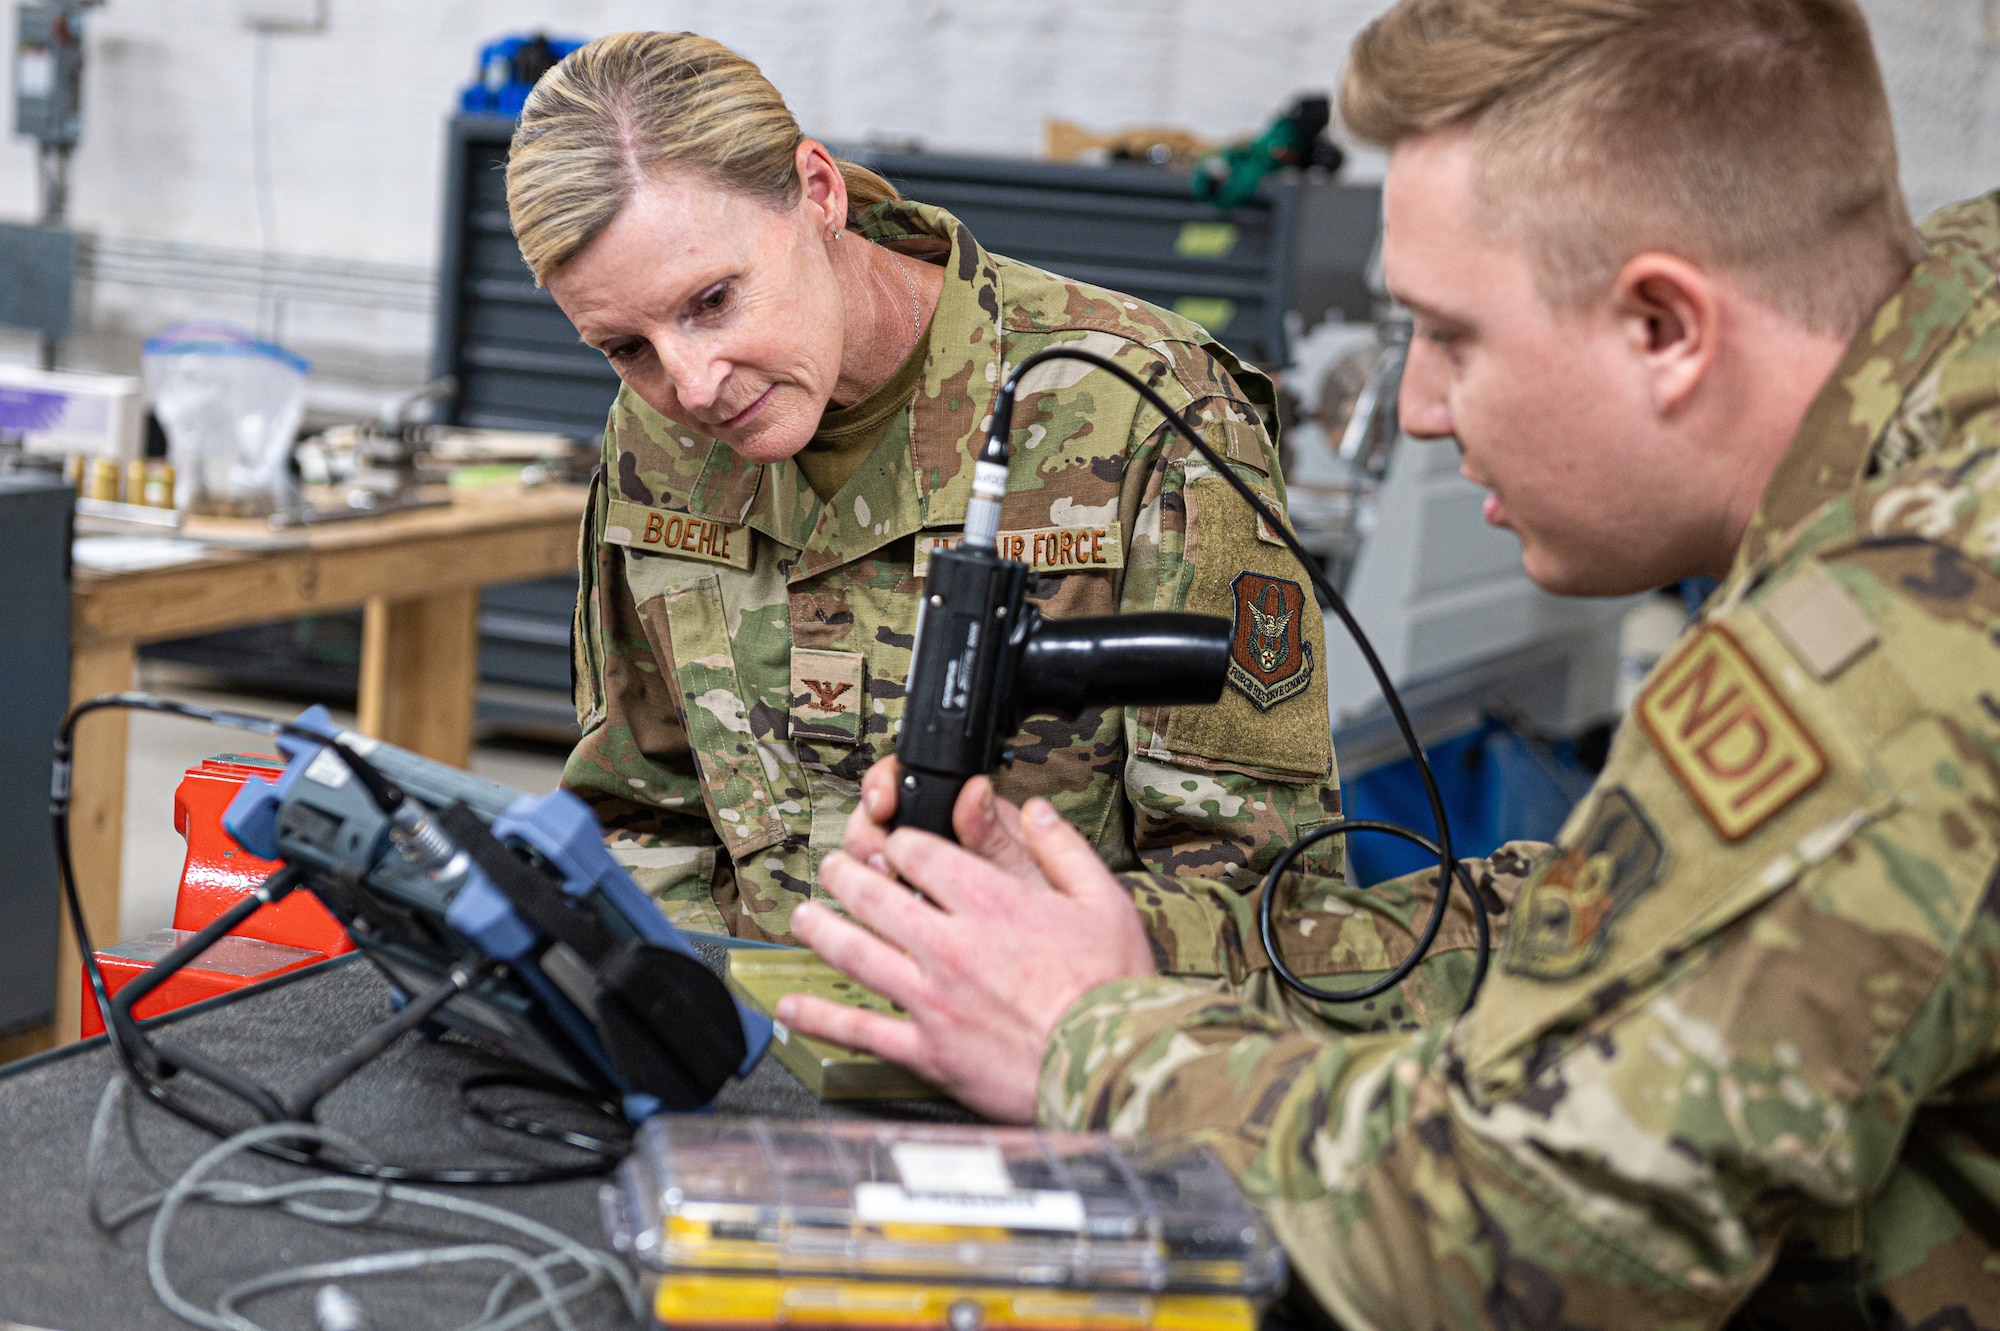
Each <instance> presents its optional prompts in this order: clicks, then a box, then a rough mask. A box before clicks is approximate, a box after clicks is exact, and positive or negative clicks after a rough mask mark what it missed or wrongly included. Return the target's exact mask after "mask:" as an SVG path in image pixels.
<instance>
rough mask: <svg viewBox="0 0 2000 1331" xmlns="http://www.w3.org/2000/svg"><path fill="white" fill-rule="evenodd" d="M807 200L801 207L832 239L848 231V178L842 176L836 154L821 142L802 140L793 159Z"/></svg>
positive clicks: (803, 198)
mask: <svg viewBox="0 0 2000 1331" xmlns="http://www.w3.org/2000/svg"><path fill="white" fill-rule="evenodd" d="M792 165H793V168H794V169H795V170H797V172H798V175H799V186H800V189H801V192H802V194H803V197H802V198H801V200H800V206H801V207H804V208H806V209H807V210H809V211H810V212H811V213H812V214H813V220H814V221H815V222H817V223H818V224H819V225H820V229H821V230H823V231H825V232H826V233H827V235H828V236H832V235H834V234H836V233H838V232H840V231H842V230H844V229H846V227H847V177H846V176H843V175H841V174H840V167H839V166H838V165H837V164H836V163H835V162H834V160H833V154H832V153H830V152H828V151H827V150H826V145H825V144H823V143H821V142H820V141H819V140H817V139H801V140H800V141H799V146H798V149H797V151H796V153H795V155H794V157H793V162H792Z"/></svg>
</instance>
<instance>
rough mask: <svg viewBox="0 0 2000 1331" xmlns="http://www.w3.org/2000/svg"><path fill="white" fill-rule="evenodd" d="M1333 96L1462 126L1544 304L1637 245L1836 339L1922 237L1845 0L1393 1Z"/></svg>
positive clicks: (1402, 117)
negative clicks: (1684, 261) (1733, 281)
mask: <svg viewBox="0 0 2000 1331" xmlns="http://www.w3.org/2000/svg"><path fill="white" fill-rule="evenodd" d="M1340 110H1341V116H1342V118H1343V119H1344V120H1345V122H1346V124H1347V126H1348V128H1349V129H1350V130H1351V131H1353V132H1354V133H1355V134H1356V135H1358V136H1359V137H1361V138H1362V139H1365V140H1368V141H1371V142H1374V143H1379V144H1383V145H1387V146H1391V147H1393V146H1394V145H1395V144H1396V143H1398V142H1400V141H1401V140H1403V139H1406V138H1410V137H1413V136H1416V135H1422V134H1428V133H1431V132H1433V131H1437V130H1445V129H1463V130H1466V131H1468V132H1469V133H1471V134H1472V135H1473V139H1474V146H1475V149H1476V151H1477V153H1478V157H1479V163H1480V185H1479V194H1480V201H1481V204H1482V206H1483V207H1484V208H1486V209H1488V210H1490V215H1491V216H1492V218H1493V220H1494V221H1495V222H1496V223H1497V224H1498V225H1499V226H1500V227H1502V228H1503V229H1505V230H1507V231H1508V232H1509V233H1510V234H1514V235H1517V236H1518V237H1519V238H1520V239H1521V240H1522V241H1523V242H1524V243H1525V244H1526V245H1527V248H1528V252H1529V255H1530V258H1531V260H1532V261H1533V262H1534V264H1535V269H1536V274H1537V284H1538V286H1539V287H1540V288H1541V290H1542V292H1543V294H1544V295H1545V296H1547V297H1548V298H1549V299H1550V300H1551V301H1552V302H1554V303H1557V304H1569V305H1574V304H1578V303H1581V302H1583V301H1586V300H1589V299H1591V298H1593V297H1594V296H1596V295H1597V294H1598V293H1600V292H1602V291H1603V290H1604V289H1605V287H1606V286H1607V285H1608V284H1609V283H1610V282H1611V280H1612V279H1613V278H1615V277H1616V276H1617V273H1618V271H1619V270H1620V269H1621V268H1622V267H1623V266H1624V264H1625V263H1626V261H1627V260H1629V259H1630V258H1631V257H1632V256H1634V255H1636V254H1640V253H1643V252H1644V251H1646V250H1653V249H1657V250H1665V251H1669V252H1672V253H1677V254H1680V255H1683V256H1685V257H1687V258H1690V259H1693V260H1695V261H1697V262H1701V263H1706V264H1711V265H1714V266H1716V267H1718V268H1721V269H1724V270H1727V271H1730V272H1732V273H1734V274H1736V275H1738V276H1739V277H1740V278H1741V279H1742V280H1743V281H1745V282H1746V283H1747V284H1748V285H1750V286H1751V288H1752V289H1753V290H1754V291H1756V292H1757V294H1758V295H1759V296H1761V297H1762V298H1763V299H1764V300H1766V301H1767V302H1768V303H1769V304H1771V305H1772V306H1773V307H1774V308H1776V309H1778V310H1780V311H1781V312H1783V313H1785V314H1786V315H1788V316H1790V317H1791V318H1793V319H1796V320H1798V321H1799V322H1800V323H1802V324H1804V325H1806V326H1807V327H1810V328H1812V329H1814V330H1816V331H1819V332H1826V333H1836V334H1839V335H1842V336H1846V335H1849V334H1851V333H1852V332H1853V331H1854V330H1855V329H1857V328H1859V327H1860V326H1861V324H1862V322H1863V321H1865V320H1866V319H1867V318H1868V317H1869V316H1870V315H1871V314H1873V313H1874V311H1875V309H1876V307H1877V306H1878V305H1879V304H1880V303H1881V301H1882V300H1883V299H1884V298H1886V296H1887V295H1888V294H1889V292H1890V291H1891V290H1893V289H1894V287H1895V285H1896V284H1897V283H1898V282H1900V281H1901V280H1902V277H1903V275H1904V274H1906V273H1907V272H1908V270H1909V267H1910V266H1911V264H1913V263H1915V262H1916V261H1917V260H1918V259H1920V258H1921V257H1922V256H1923V252H1924V251H1923V243H1922V241H1921V240H1920V239H1919V238H1918V236H1917V233H1916V229H1915V228H1914V227H1913V226H1912V225H1911V222H1910V213H1909V207H1908V205H1907V204H1906V203H1905V202H1904V200H1903V191H1902V186H1901V184H1900V183H1899V181H1898V179H1897V172H1896V140H1895V133H1894V129H1893V126H1892V124H1891V121H1890V116H1889V100H1888V95H1887V93H1886V92H1885V91H1884V89H1883V86H1882V74H1881V70H1880V69H1879V68H1878V67H1877V65H1876V63H1875V51H1874V47H1873V45H1872V44H1871V43H1870V41H1869V37H1868V25H1867V21H1866V20H1865V19H1864V18H1863V17H1862V14H1861V10H1860V9H1859V8H1858V6H1857V5H1856V4H1855V3H1853V0H1402V3H1400V4H1398V5H1397V6H1396V7H1395V8H1394V9H1392V10H1390V11H1389V12H1388V13H1386V14H1384V15H1382V16H1381V17H1380V18H1378V19H1376V20H1375V21H1374V22H1373V23H1371V24H1369V26H1368V28H1367V29H1366V30H1365V31H1364V32H1363V33H1362V34H1361V36H1360V38H1359V39H1358V40H1357V41H1356V42H1355V44H1354V49H1353V52H1352V54H1351V55H1350V57H1349V60H1348V68H1347V77H1346V80H1345V82H1344V84H1343V86H1342V88H1341V94H1340Z"/></svg>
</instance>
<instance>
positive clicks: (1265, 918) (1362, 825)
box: [987, 345, 1492, 1011]
mask: <svg viewBox="0 0 2000 1331" xmlns="http://www.w3.org/2000/svg"><path fill="white" fill-rule="evenodd" d="M1054 360H1074V361H1082V362H1084V363H1085V364H1087V365H1092V366H1095V367H1096V368H1098V369H1100V370H1104V371H1107V372H1109V373H1110V374H1111V375H1112V376H1113V377H1115V378H1117V379H1120V380H1122V381H1123V382H1124V383H1125V384H1126V385H1127V386H1128V387H1130V388H1131V389H1132V390H1133V391H1134V392H1136V393H1137V394H1138V395H1139V396H1140V397H1141V398H1142V399H1144V400H1145V402H1146V403H1147V404H1148V405H1150V406H1151V407H1152V408H1153V409H1154V410H1155V411H1157V412H1159V413H1160V415H1161V416H1163V417H1164V418H1165V419H1166V422H1167V424H1168V425H1170V426H1172V427H1173V429H1174V430H1175V432H1176V433H1178V434H1179V435H1180V436H1181V437H1182V438H1183V439H1186V440H1187V442H1188V443H1189V445H1190V446H1192V447H1193V448H1194V450H1195V452H1196V453H1198V454H1200V455H1201V456H1202V458H1204V459H1205V460H1206V461H1207V462H1208V464H1209V465H1210V466H1211V467H1213V468H1215V470H1216V472H1217V473H1218V474H1219V475H1220V476H1221V477H1222V478H1223V479H1224V480H1225V481H1227V482H1229V484H1230V486H1231V487H1232V488H1233V489H1234V490H1235V491H1236V493H1237V494H1239V495H1241V496H1243V501H1244V502H1245V503H1247V504H1249V505H1250V508H1251V511H1252V512H1254V513H1255V514H1256V515H1257V516H1258V517H1259V518H1260V519H1262V520H1263V522H1264V524H1265V525H1266V526H1267V527H1269V528H1270V530H1271V531H1272V532H1273V533H1275V534H1276V535H1277V537H1278V539H1279V540H1280V541H1282V542H1283V543H1284V546H1285V548H1286V549H1287V550H1290V551H1291V552H1292V557H1293V558H1295V559H1297V560H1298V561H1299V567H1301V568H1303V569H1304V570H1305V572H1306V576H1307V577H1308V578H1309V579H1310V580H1311V581H1312V585H1313V587H1314V589H1315V590H1316V591H1317V592H1318V593H1319V595H1320V597H1321V598H1322V600H1323V603H1324V604H1325V605H1326V607H1327V608H1328V609H1330V610H1332V611H1333V613H1334V614H1335V615H1337V616H1338V617H1339V619H1340V622H1341V625H1342V627H1344V628H1345V629H1346V630H1347V636H1348V638H1349V639H1350V640H1351V641H1352V642H1353V643H1354V645H1355V647H1356V648H1358V649H1359V650H1360V652H1361V657H1362V659H1363V660H1364V661H1366V662H1367V663H1368V669H1369V671H1370V672H1371V673H1372V674H1373V675H1374V676H1375V684H1376V687H1377V688H1378V689H1380V690H1381V693H1382V701H1383V702H1384V703H1385V704H1387V706H1388V708H1389V715H1390V716H1391V717H1393V718H1394V719H1395V722H1396V729H1397V731H1398V732H1399V733H1400V734H1401V735H1402V738H1403V744H1404V746H1405V747H1406V748H1408V749H1409V751H1410V758H1411V760H1412V761H1414V762H1415V763H1416V765H1417V778H1418V780H1419V781H1421V782H1422V783H1423V787H1424V797H1425V799H1426V800H1428V801H1429V803H1430V806H1431V819H1432V821H1433V822H1434V823H1435V824H1436V825H1437V840H1436V841H1432V840H1431V839H1430V838H1429V837H1426V836H1424V835H1423V834H1422V833H1420V832H1416V831H1414V830H1412V829H1410V828H1407V827H1403V826H1401V825H1400V824H1396V823H1386V822H1380V821H1377V820H1375V819H1368V818H1342V819H1339V820H1337V821H1335V822H1331V823H1326V824H1324V825H1322V826H1320V827H1316V828H1314V829H1313V830H1312V831H1310V832H1308V833H1307V834H1306V835H1304V836H1302V837H1300V838H1299V839H1298V840H1297V841H1295V842H1293V843H1292V845H1291V846H1290V847H1288V848H1287V849H1286V850H1285V852H1284V853H1283V854H1282V855H1280V856H1279V857H1278V858H1277V860H1276V861H1274V862H1273V863H1272V865H1271V869H1270V871H1269V872H1268V873H1266V874H1265V875H1264V887H1263V893H1262V900H1260V901H1259V902H1258V903H1257V928H1258V933H1259V935H1260V936H1261V937H1262V939H1263V941H1264V951H1265V953H1266V954H1267V955H1268V956H1269V957H1270V960H1271V970H1272V972H1273V973H1274V974H1276V975H1277V977H1278V978H1279V979H1280V980H1282V981H1283V982H1284V983H1285V984H1286V985H1287V986H1289V987H1290V988H1292V989H1293V990H1295V991H1297V992H1298V993H1300V994H1303V995H1304V996H1305V997H1307V998H1310V999H1313V1000H1314V1001H1316V1002H1321V1003H1354V1002H1359V1001H1361V1000H1362V999H1367V998H1373V997H1375V996H1376V995H1377V994H1380V993H1384V992H1386V991H1388V990H1389V989H1392V988H1394V987H1395V986H1396V985H1399V984H1401V983H1402V982H1403V981H1404V980H1405V979H1407V978H1409V975H1410V973H1411V972H1412V971H1414V970H1415V969H1416V968H1417V967H1418V966H1419V965H1421V964H1422V962H1423V959H1424V957H1425V955H1426V954H1427V953H1428V952H1429V951H1430V949H1431V944H1432V943H1434V942H1436V941H1437V934H1438V928H1439V926H1441V925H1442V924H1443V923H1444V913H1445V909H1446V907H1447V906H1448V905H1449V904H1450V900H1451V886H1452V883H1453V882H1454V881H1456V882H1457V883H1458V885H1459V887H1460V888H1461V889H1462V890H1463V891H1464V892H1465V895H1466V898H1467V900H1468V901H1470V902H1471V905H1472V913H1473V918H1474V922H1475V924H1474V927H1475V928H1476V930H1477V933H1478V944H1479V957H1478V961H1477V963H1476V965H1475V967H1474V970H1473V981H1472V986H1471V988H1470V990H1469V991H1468V992H1467V994H1466V997H1465V1007H1464V1008H1462V1009H1460V1010H1461V1011H1465V1010H1468V1009H1470V1008H1471V1007H1472V1003H1473V1000H1474V999H1476V998H1477V997H1478V996H1479V987H1480V985H1481V984H1482V983H1483V982H1484V980H1485V978H1486V966H1487V960H1488V956H1489V954H1490V952H1491V946H1492V940H1491V932H1490V931H1491V925H1490V923H1489V921H1488V920H1487V918H1486V903H1485V901H1484V900H1483V899H1482V898H1481V897H1480V895H1479V893H1478V891H1477V890H1475V889H1474V887H1473V884H1472V879H1471V877H1470V876H1469V875H1468V874H1467V873H1466V871H1465V869H1464V867H1463V866H1462V865H1460V864H1459V863H1458V861H1457V858H1456V856H1454V855H1453V853H1452V847H1451V825H1450V822H1449V820H1448V819H1447V818H1446V817H1445V811H1444V797H1443V796H1442V795H1441V794H1440V793H1439V791H1438V784H1437V777H1436V776H1435V775H1434V774H1433V773H1432V771H1431V764H1430V759H1429V758H1428V757H1427V756H1426V755H1425V754H1424V749H1423V745H1422V744H1420V743H1418V742H1417V733H1416V730H1415V728H1414V727H1412V726H1411V724H1410V717H1409V713H1408V712H1406V711H1405V710H1404V708H1403V700H1402V698H1401V697H1399V696H1398V695H1397V693H1396V686H1395V684H1394V683H1392V682H1391V681H1390V679H1389V672H1388V671H1387V670H1385V669H1384V668H1383V666H1382V659H1381V658H1380V657H1379V656H1377V655H1376V654H1375V647H1374V644H1372V643H1371V642H1369V641H1368V635H1367V634H1366V633H1364V632H1362V629H1361V625H1360V624H1359V623H1358V622H1357V621H1356V620H1355V618H1354V613H1353V612H1352V611H1351V610H1349V609H1348V608H1347V602H1346V600H1345V599H1344V598H1342V596H1341V594H1340V592H1339V590H1338V589H1336V588H1335V587H1334V585H1333V584H1332V583H1331V582H1329V581H1327V578H1326V575H1325V574H1324V573H1323V572H1321V571H1320V567H1319V563H1318V561H1317V560H1315V559H1313V557H1312V556H1311V555H1309V554H1307V553H1306V551H1305V547H1304V546H1302V545H1300V544H1299V541H1298V538H1297V537H1295V536H1293V535H1292V531H1291V528H1290V527H1288V526H1287V525H1286V524H1285V523H1283V522H1281V521H1280V520H1279V519H1278V516H1277V514H1275V513H1273V512H1272V511H1271V509H1270V507H1269V505H1267V504H1265V503H1264V501H1263V500H1262V499H1261V498H1260V497H1259V496H1258V495H1257V492H1256V491H1255V490H1253V489H1251V488H1250V485H1249V483H1248V482H1247V481H1245V480H1244V479H1243V478H1242V477H1241V476H1238V475H1237V474H1236V470H1235V468H1233V467H1231V466H1229V465H1228V463H1226V462H1225V461H1224V460H1223V459H1222V458H1221V457H1220V456H1218V455H1217V453H1216V451H1215V450H1214V449H1213V448H1211V447H1209V445H1208V441H1207V440H1205V439H1203V438H1202V437H1201V435H1200V433H1199V432H1197V431H1196V430H1195V429H1194V427H1193V426H1191V425H1189V424H1188V422H1187V421H1185V420H1183V419H1182V418H1181V415H1180V413H1179V412H1177V411H1176V410H1174V408H1173V407H1171V406H1169V405H1168V404H1167V401H1166V399H1165V398H1163V397H1161V396H1160V395H1159V394H1158V393H1157V392H1155V391H1154V390H1153V389H1152V387H1151V386H1150V385H1148V384H1147V383H1146V382H1145V381H1144V380H1142V379H1140V378H1139V377H1138V376H1137V375H1135V374H1133V373H1132V372H1131V371H1130V370H1128V369H1126V368H1125V367H1124V366H1122V365H1119V364H1117V363H1116V362H1114V361H1111V360H1108V359H1106V358H1105V357H1103V356H1099V355H1097V354H1095V353H1093V352H1089V351H1083V350H1080V349H1078V348H1076V347H1073V346H1066V345H1064V346H1053V347H1047V348H1044V349H1043V350H1041V351H1038V352H1036V353H1035V354H1034V355H1032V356H1029V357H1028V358H1027V359H1026V360H1024V361H1022V362H1021V364H1020V365H1019V366H1018V367H1017V368H1016V369H1015V370H1014V372H1013V373H1012V374H1010V375H1008V376H1007V380H1006V382H1005V383H1004V384H1002V385H1001V388H1000V394H999V397H998V398H997V399H996V400H995V402H994V404H993V425H992V430H991V433H990V437H989V440H988V446H987V452H988V454H991V453H992V452H994V451H995V449H994V445H995V443H996V442H997V444H998V445H999V448H1000V450H1001V451H1002V455H1003V456H1004V455H1005V453H1004V450H1005V448H1006V440H1007V434H1008V431H1009V429H1010V428H1011V425H1012V422H1013V417H1014V398H1015V395H1016V394H1017V392H1018V391H1019V389H1020V385H1021V381H1022V380H1023V379H1025V378H1026V377H1027V375H1028V372H1029V371H1030V370H1032V369H1034V368H1035V367H1036V366H1038V365H1041V364H1043V363H1044V362H1047V361H1054ZM1347 832H1386V833H1388V834H1390V835H1392V836H1399V837H1402V838H1403V839H1404V840H1406V841H1411V842H1414V843H1415V844H1417V845H1419V846H1422V847H1423V848H1424V849H1425V850H1428V851H1430V852H1432V853H1434V854H1435V855H1436V856H1437V857H1438V880H1437V881H1438V890H1437V897H1436V899H1435V900H1434V901H1433V902H1432V905H1431V913H1430V918H1429V919H1428V920H1427V921H1426V922H1425V924H1424V929H1423V933H1422V934H1421V935H1420V936H1419V937H1418V939H1417V944H1416V946H1415V947H1414V948H1412V949H1411V950H1410V955H1409V956H1407V957H1405V958H1404V959H1403V960H1402V961H1401V962H1400V963H1399V964H1398V965H1397V966H1396V968H1395V969H1394V970H1391V971H1390V972H1389V973H1388V974H1387V975H1385V976H1383V977H1382V978H1381V979H1379V980H1376V981H1375V982H1374V983H1372V984H1367V985H1363V986H1362V987H1360V988H1358V989H1350V990H1338V991H1337V990H1330V989H1321V988H1319V987H1317V986H1315V985H1313V984H1310V983H1308V982H1307V981H1305V980H1303V979H1301V978H1300V977H1299V976H1298V975H1297V974H1295V973H1294V972H1293V971H1292V969H1291V967H1290V966H1288V965H1286V963H1285V959H1284V958H1283V957H1282V956H1280V955H1279V954H1278V949H1277V946H1276V937H1275V930H1274V928H1273V925H1272V919H1273V913H1274V910H1275V906H1274V904H1273V903H1274V902H1275V901H1276V898H1277V894H1278V880H1279V877H1280V876H1281V875H1282V874H1283V873H1284V872H1285V871H1286V870H1287V869H1289V868H1290V867H1291V865H1292V861H1293V860H1295V859H1297V858H1298V856H1299V855H1300V854H1301V853H1302V852H1304V851H1305V850H1306V849H1307V848H1308V847H1310V846H1312V845H1315V844H1317V843H1318V842H1320V841H1323V840H1325V839H1326V838H1327V837H1331V836H1339V835H1341V834H1343V833H1347Z"/></svg>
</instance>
